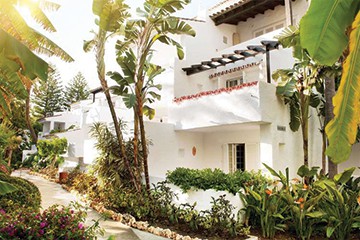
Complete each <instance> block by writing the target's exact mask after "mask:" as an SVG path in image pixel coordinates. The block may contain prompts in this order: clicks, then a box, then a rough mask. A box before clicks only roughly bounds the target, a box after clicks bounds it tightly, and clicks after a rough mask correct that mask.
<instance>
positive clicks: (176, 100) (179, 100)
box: [173, 82, 258, 103]
mask: <svg viewBox="0 0 360 240" xmlns="http://www.w3.org/2000/svg"><path fill="white" fill-rule="evenodd" d="M257 83H258V82H250V83H244V84H241V85H238V86H234V87H230V88H220V89H216V90H213V91H205V92H200V93H197V94H192V95H187V96H181V97H178V98H174V100H173V101H174V102H175V103H181V102H182V101H184V100H192V99H198V98H201V97H203V96H210V95H218V94H221V93H224V92H226V93H230V92H232V91H234V90H240V89H242V88H244V87H251V86H255V85H257Z"/></svg>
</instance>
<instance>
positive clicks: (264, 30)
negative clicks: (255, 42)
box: [253, 20, 285, 38]
mask: <svg viewBox="0 0 360 240" xmlns="http://www.w3.org/2000/svg"><path fill="white" fill-rule="evenodd" d="M283 27H285V20H283V21H279V22H275V23H272V24H270V25H266V26H264V27H261V28H258V29H256V30H255V31H254V32H253V37H254V38H256V37H260V36H261V35H264V34H266V33H270V32H272V31H275V30H278V29H281V28H283Z"/></svg>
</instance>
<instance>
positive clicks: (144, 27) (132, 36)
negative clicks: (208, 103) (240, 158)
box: [116, 0, 195, 190]
mask: <svg viewBox="0 0 360 240" xmlns="http://www.w3.org/2000/svg"><path fill="white" fill-rule="evenodd" d="M189 2H190V1H189V0H162V1H158V0H146V1H145V2H144V6H143V9H141V8H138V9H137V14H138V15H139V19H130V18H128V19H127V21H126V23H125V26H124V27H123V28H121V30H120V32H121V34H123V36H124V39H123V40H118V41H117V43H116V51H117V57H118V59H124V58H127V57H131V58H132V57H133V56H135V60H136V61H135V62H134V63H133V64H132V65H131V68H132V69H131V72H132V74H133V76H132V79H133V81H134V92H133V94H135V97H136V98H134V95H130V96H129V101H130V102H134V100H136V103H134V106H135V109H134V114H135V117H134V120H135V121H136V122H137V123H136V124H138V127H136V129H135V132H136V131H137V129H139V132H140V140H141V141H140V142H141V146H142V149H143V151H142V152H143V160H144V174H145V182H146V188H147V189H148V190H149V189H150V180H149V170H148V147H147V141H146V136H145V127H144V115H145V114H147V115H148V116H150V117H151V118H152V117H153V116H154V113H155V112H154V111H153V110H152V109H151V108H149V107H146V106H145V105H144V104H145V103H146V101H145V100H146V98H144V89H147V90H149V89H150V88H149V87H148V86H147V84H150V85H151V84H152V83H153V82H152V81H150V82H149V81H147V80H146V79H149V77H148V76H147V75H148V74H149V73H148V71H149V69H151V68H149V66H150V65H149V60H148V59H149V58H148V57H149V55H150V54H151V53H152V52H153V51H154V50H153V45H154V44H155V43H157V42H159V43H163V44H166V45H172V46H175V48H176V50H177V55H178V57H179V59H183V58H184V50H183V48H182V46H181V45H180V44H179V43H178V42H176V41H175V40H174V39H173V38H171V37H170V35H189V36H195V31H194V30H193V29H192V28H191V26H190V25H189V24H187V23H186V22H185V21H183V20H181V19H180V18H178V17H175V16H173V14H174V13H175V12H176V11H178V10H181V9H183V8H184V6H185V5H186V4H188V3H189ZM130 51H133V54H132V53H129V52H130ZM125 61H126V60H125ZM118 62H119V61H118ZM128 62H130V61H128ZM151 71H155V72H159V73H161V70H160V69H158V68H156V69H154V70H151ZM148 93H149V94H150V95H152V97H153V98H155V99H157V98H159V96H158V95H156V94H153V93H150V92H148Z"/></svg>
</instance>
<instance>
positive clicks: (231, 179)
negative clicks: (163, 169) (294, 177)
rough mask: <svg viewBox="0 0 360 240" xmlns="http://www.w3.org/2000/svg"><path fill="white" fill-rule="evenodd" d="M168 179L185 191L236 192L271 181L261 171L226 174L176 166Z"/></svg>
mask: <svg viewBox="0 0 360 240" xmlns="http://www.w3.org/2000/svg"><path fill="white" fill-rule="evenodd" d="M166 179H167V181H169V182H170V183H173V184H175V185H176V186H179V187H180V188H181V189H182V190H183V191H184V192H186V191H188V190H190V189H191V188H195V189H202V190H208V189H214V190H218V191H228V192H230V193H232V194H234V195H235V194H236V193H237V192H239V191H240V189H241V188H242V187H245V186H251V185H264V184H267V183H268V182H269V180H268V179H267V178H265V177H264V176H262V175H261V172H260V171H259V172H254V171H251V172H247V171H244V172H242V171H236V172H234V173H229V174H226V173H224V172H223V171H221V170H220V169H214V170H212V169H210V168H207V169H202V170H199V169H189V168H176V169H175V170H174V171H172V172H168V173H167V176H166Z"/></svg>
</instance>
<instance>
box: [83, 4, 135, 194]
mask: <svg viewBox="0 0 360 240" xmlns="http://www.w3.org/2000/svg"><path fill="white" fill-rule="evenodd" d="M128 8H129V7H128V6H127V5H126V4H125V3H124V1H123V0H116V1H112V0H105V1H103V0H94V1H93V7H92V10H93V13H94V14H95V15H96V16H97V17H98V19H97V20H96V23H97V25H98V27H99V29H98V32H97V33H95V37H94V39H92V40H90V41H87V42H85V43H84V50H85V51H86V52H88V51H90V50H91V49H95V52H96V53H95V55H96V63H97V74H98V78H99V81H100V84H101V87H102V89H103V91H104V94H105V97H106V100H107V103H108V106H109V110H110V113H111V117H112V120H113V122H114V128H115V133H116V137H117V140H118V143H119V146H120V149H121V153H122V154H121V155H122V157H123V160H124V163H125V166H126V168H127V169H128V171H129V174H130V179H131V181H132V182H133V184H134V187H135V189H136V190H137V191H140V188H141V186H140V184H139V181H137V180H136V177H135V175H134V173H133V170H132V168H131V164H130V161H129V159H128V158H127V154H126V149H125V144H124V138H123V133H122V131H121V128H120V124H119V120H118V117H117V115H116V112H115V108H114V104H113V102H112V99H111V95H110V92H109V87H108V83H107V80H106V78H105V70H106V68H105V60H104V56H105V43H106V42H107V40H108V39H109V38H111V37H113V36H115V35H117V34H118V33H119V31H120V28H121V24H122V23H123V21H124V20H125V19H126V18H127V17H128V16H129V14H128V12H127V10H128Z"/></svg>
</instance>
